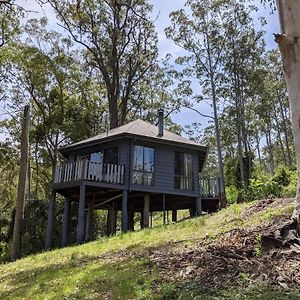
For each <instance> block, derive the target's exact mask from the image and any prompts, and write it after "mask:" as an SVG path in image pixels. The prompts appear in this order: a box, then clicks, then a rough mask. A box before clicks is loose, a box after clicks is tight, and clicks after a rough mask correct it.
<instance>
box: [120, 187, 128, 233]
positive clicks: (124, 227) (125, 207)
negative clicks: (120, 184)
mask: <svg viewBox="0 0 300 300" xmlns="http://www.w3.org/2000/svg"><path fill="white" fill-rule="evenodd" d="M121 230H122V232H126V231H127V230H128V191H127V190H123V197H122V224H121Z"/></svg>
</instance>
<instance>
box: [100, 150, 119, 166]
mask: <svg viewBox="0 0 300 300" xmlns="http://www.w3.org/2000/svg"><path fill="white" fill-rule="evenodd" d="M118 154H119V151H118V147H113V148H108V149H104V154H103V157H104V158H103V162H104V163H105V164H115V165H117V164H118V156H119V155H118Z"/></svg>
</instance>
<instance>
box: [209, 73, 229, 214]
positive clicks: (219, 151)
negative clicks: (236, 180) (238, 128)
mask: <svg viewBox="0 0 300 300" xmlns="http://www.w3.org/2000/svg"><path fill="white" fill-rule="evenodd" d="M210 79H211V80H210V83H211V90H212V102H213V110H214V121H215V131H216V140H217V155H218V169H219V170H218V171H219V176H220V207H221V208H224V207H226V206H227V200H226V193H225V180H224V170H223V159H222V149H221V134H220V128H219V119H218V110H217V97H216V87H215V82H214V77H213V74H211V78H210Z"/></svg>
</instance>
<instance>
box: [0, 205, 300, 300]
mask: <svg viewBox="0 0 300 300" xmlns="http://www.w3.org/2000/svg"><path fill="white" fill-rule="evenodd" d="M292 209H293V203H292V200H291V199H278V200H265V201H260V202H253V203H248V204H240V205H232V206H230V207H229V208H227V209H225V210H222V211H220V212H218V213H215V214H213V215H206V216H201V217H198V218H194V219H190V220H186V221H182V222H179V223H177V224H170V225H168V226H165V227H162V226H161V227H157V228H154V229H148V230H143V231H139V232H134V233H130V232H129V233H126V234H119V235H117V236H115V237H111V238H103V239H101V240H99V241H96V242H91V243H88V244H85V245H81V246H74V247H68V248H64V249H59V250H54V251H49V252H45V253H42V254H38V255H33V256H29V257H26V258H24V259H21V260H19V261H17V262H15V263H8V264H5V265H1V266H0V299H147V300H148V299H300V292H299V291H297V290H296V288H295V287H296V286H297V282H298V280H299V282H300V274H298V273H300V272H299V269H300V263H299V261H298V257H292V258H291V257H285V256H284V255H282V256H281V257H276V258H273V257H271V256H270V255H267V254H264V253H262V249H261V246H260V236H261V235H260V232H261V231H262V230H264V229H265V228H268V226H270V224H273V223H274V222H275V223H276V222H277V221H278V219H282V218H287V217H289V216H290V214H291V212H292ZM299 282H298V283H299ZM298 286H299V284H298Z"/></svg>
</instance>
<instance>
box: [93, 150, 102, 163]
mask: <svg viewBox="0 0 300 300" xmlns="http://www.w3.org/2000/svg"><path fill="white" fill-rule="evenodd" d="M90 161H92V162H97V163H101V162H102V161H103V153H102V152H95V153H92V154H91V155H90Z"/></svg>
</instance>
